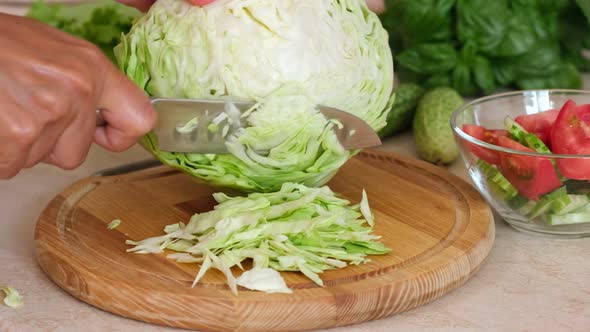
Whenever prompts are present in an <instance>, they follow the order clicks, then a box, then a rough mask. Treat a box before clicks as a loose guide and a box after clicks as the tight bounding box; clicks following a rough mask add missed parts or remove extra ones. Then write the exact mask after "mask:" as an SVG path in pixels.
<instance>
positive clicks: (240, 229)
mask: <svg viewBox="0 0 590 332" xmlns="http://www.w3.org/2000/svg"><path fill="white" fill-rule="evenodd" d="M214 198H215V200H216V201H217V202H218V203H219V204H218V205H217V206H215V209H214V210H212V211H209V212H205V213H200V214H195V215H194V216H193V217H192V218H191V219H190V222H189V223H188V224H184V223H182V222H180V223H177V224H172V225H168V226H166V227H165V229H164V231H165V233H166V234H165V235H163V236H158V237H153V238H148V239H145V240H142V241H131V240H128V241H127V244H129V245H133V246H134V247H133V248H130V249H128V251H129V252H135V253H139V254H149V253H163V252H164V250H165V249H169V250H172V251H176V253H173V254H169V255H168V258H170V259H174V260H176V261H177V262H179V263H200V264H201V268H200V270H199V273H198V275H197V277H196V279H195V281H194V283H193V286H194V285H195V284H196V283H197V282H198V281H199V280H200V279H201V278H202V277H203V276H204V275H205V273H206V272H207V271H208V270H209V269H210V268H216V269H218V270H220V271H221V272H223V273H224V274H225V276H226V277H227V283H228V285H229V286H230V289H231V290H232V291H233V292H234V293H236V294H237V286H238V285H239V286H243V287H245V288H249V289H253V290H259V291H265V292H270V293H272V292H281V293H289V292H291V291H290V289H288V288H287V286H286V284H285V282H284V280H283V279H282V278H281V276H280V275H279V273H277V271H300V272H302V273H303V274H304V275H305V276H307V277H308V278H309V279H311V280H313V282H315V283H316V284H317V285H319V286H323V285H324V284H323V282H322V280H321V279H320V277H319V274H321V273H322V272H323V271H326V270H331V269H336V268H343V267H346V266H347V265H349V264H354V265H358V264H361V263H365V262H368V261H369V259H368V258H367V255H381V254H385V253H388V252H389V251H390V250H389V249H388V248H386V247H385V246H384V245H383V244H382V243H381V242H379V241H378V240H379V239H380V237H379V236H377V235H375V234H373V227H374V221H373V216H372V215H371V210H370V208H369V205H368V200H367V196H366V194H365V192H364V191H363V195H362V200H361V203H360V204H359V205H351V203H350V202H349V201H347V200H345V199H342V198H339V197H337V196H336V195H335V194H334V192H332V191H331V190H330V189H329V188H328V187H321V188H309V187H306V186H303V185H300V184H294V183H286V184H284V185H283V186H282V188H281V189H280V190H279V191H278V192H275V193H253V194H250V195H248V196H246V197H239V196H238V197H229V196H227V195H225V194H222V193H216V194H214ZM247 259H252V261H253V267H252V269H250V270H248V271H245V272H244V273H242V275H241V276H240V277H238V278H236V277H235V276H234V275H233V273H232V272H231V268H232V267H234V266H237V267H239V268H240V269H243V266H242V262H244V261H245V260H247Z"/></svg>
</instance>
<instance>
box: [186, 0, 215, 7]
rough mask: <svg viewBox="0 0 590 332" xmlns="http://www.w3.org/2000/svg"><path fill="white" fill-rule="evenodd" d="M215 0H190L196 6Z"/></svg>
mask: <svg viewBox="0 0 590 332" xmlns="http://www.w3.org/2000/svg"><path fill="white" fill-rule="evenodd" d="M213 1H215V0H188V2H190V3H191V4H193V5H195V6H205V5H208V4H210V3H212V2H213Z"/></svg>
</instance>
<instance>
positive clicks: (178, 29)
mask: <svg viewBox="0 0 590 332" xmlns="http://www.w3.org/2000/svg"><path fill="white" fill-rule="evenodd" d="M115 53H116V55H117V59H118V61H119V65H120V68H121V69H122V70H123V71H124V72H125V73H126V74H127V76H129V77H130V78H131V79H132V80H134V81H135V83H137V85H139V86H140V87H141V88H142V89H144V90H145V91H146V92H147V93H148V94H150V95H153V96H158V97H186V98H207V99H220V98H224V97H227V96H231V97H233V98H243V99H248V100H252V101H255V102H258V106H257V108H256V109H255V110H254V111H253V112H252V113H251V114H250V115H249V116H248V117H247V118H244V119H243V120H244V121H245V124H246V129H245V130H243V131H239V132H237V133H233V134H230V135H228V137H227V139H228V143H227V146H228V149H229V151H230V152H231V153H230V154H225V155H199V154H184V153H168V152H163V151H160V150H159V149H158V139H157V137H155V135H154V134H153V133H150V134H149V135H147V136H146V137H145V138H144V139H143V141H142V144H143V146H144V147H146V148H147V149H148V150H149V151H151V152H152V153H154V154H155V155H156V156H157V157H158V158H159V159H160V160H161V161H162V162H163V163H165V164H166V165H169V166H172V167H175V168H178V169H180V170H182V171H184V172H186V173H188V174H190V175H192V176H194V177H196V178H198V179H201V180H204V181H206V182H207V183H210V184H212V185H216V186H223V187H231V188H236V189H240V190H243V191H249V192H250V191H257V192H260V191H265V192H268V191H274V190H278V189H279V188H280V187H281V184H282V183H284V182H296V183H303V184H305V185H308V186H312V187H316V186H321V185H323V184H325V183H326V182H327V181H328V180H329V179H330V178H331V177H332V176H333V175H334V174H335V173H336V172H337V171H338V169H339V168H340V166H342V164H344V163H345V162H346V161H347V160H348V159H349V158H350V157H351V156H352V155H353V154H354V153H356V151H346V150H344V149H343V148H342V146H341V145H340V143H339V142H338V140H337V139H336V136H335V134H334V131H333V130H332V129H331V126H333V125H334V124H333V123H331V122H330V121H329V120H328V119H326V118H325V117H324V116H323V115H322V114H321V113H319V111H318V110H317V109H316V105H318V104H320V105H327V106H331V107H335V108H338V109H342V110H345V111H347V112H350V113H353V114H355V115H357V116H358V117H360V118H361V119H363V120H364V121H366V122H367V123H368V124H369V125H370V126H371V127H373V128H374V129H375V130H376V131H378V130H380V129H381V128H383V127H384V126H385V124H386V117H387V114H388V112H389V111H390V109H391V107H392V105H393V102H394V95H393V94H392V90H393V58H392V54H391V50H390V48H389V45H388V35H387V32H386V31H385V29H383V27H382V25H381V22H380V21H379V18H378V17H377V15H375V14H374V13H373V12H371V11H370V10H369V9H368V8H367V6H366V4H365V3H364V2H363V1H357V0H339V1H336V0H331V1H314V2H309V1H305V2H302V1H296V0H288V1H270V0H257V1H245V0H241V1H231V2H225V3H223V4H222V5H211V6H206V7H202V8H201V7H197V6H192V5H190V4H188V3H187V2H186V1H177V0H159V1H157V2H156V3H155V4H154V6H152V8H151V9H150V11H149V12H148V13H147V14H146V15H145V16H143V17H142V18H141V19H139V20H138V21H137V23H136V24H135V25H134V26H133V28H132V29H131V31H130V32H129V33H128V34H127V35H125V36H124V37H123V40H122V43H121V44H120V45H118V46H117V48H116V50H115ZM213 129H215V128H213ZM217 129H220V128H217Z"/></svg>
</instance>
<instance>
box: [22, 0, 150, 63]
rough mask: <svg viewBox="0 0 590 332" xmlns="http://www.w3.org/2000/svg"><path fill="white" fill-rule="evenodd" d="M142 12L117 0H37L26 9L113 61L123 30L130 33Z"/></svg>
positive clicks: (31, 16) (35, 17)
mask: <svg viewBox="0 0 590 332" xmlns="http://www.w3.org/2000/svg"><path fill="white" fill-rule="evenodd" d="M140 15H141V13H140V12H139V11H137V10H136V9H134V8H131V7H128V6H125V5H123V4H121V3H118V2H116V1H114V0H100V1H96V2H91V3H83V4H76V5H68V4H60V3H46V2H44V1H42V0H36V1H35V2H33V3H32V4H31V7H30V9H29V12H28V13H27V16H28V17H30V18H33V19H36V20H38V21H41V22H44V23H46V24H48V25H50V26H52V27H54V28H57V29H60V30H62V31H65V32H68V33H70V34H72V35H74V36H77V37H80V38H83V39H85V40H87V41H89V42H91V43H93V44H95V45H96V46H98V47H99V48H100V49H101V50H102V51H103V52H104V53H105V54H106V55H107V56H108V57H109V58H110V59H111V60H112V61H115V57H114V54H113V48H114V47H115V46H116V45H117V44H118V43H119V42H120V40H121V34H123V33H127V32H128V31H129V29H131V25H132V23H133V21H134V20H135V19H136V18H138V17H139V16H140Z"/></svg>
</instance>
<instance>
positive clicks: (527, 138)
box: [504, 117, 567, 181]
mask: <svg viewBox="0 0 590 332" xmlns="http://www.w3.org/2000/svg"><path fill="white" fill-rule="evenodd" d="M504 125H505V126H506V128H508V132H509V133H510V136H512V138H514V139H516V140H517V141H518V142H519V143H520V144H522V145H524V146H526V147H528V148H531V149H533V150H535V151H536V152H539V153H545V154H552V152H551V150H549V147H547V145H545V143H543V141H541V139H540V138H538V137H537V135H535V134H532V133H529V132H527V131H526V130H525V129H524V128H523V127H522V126H521V125H519V124H518V122H516V121H514V120H512V119H511V118H509V117H506V118H505V119H504ZM549 161H551V164H552V165H553V168H555V171H556V172H557V176H558V177H559V179H560V180H561V181H565V180H567V179H566V178H565V177H564V176H563V175H561V172H559V169H558V168H557V164H556V163H555V160H554V159H549Z"/></svg>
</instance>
